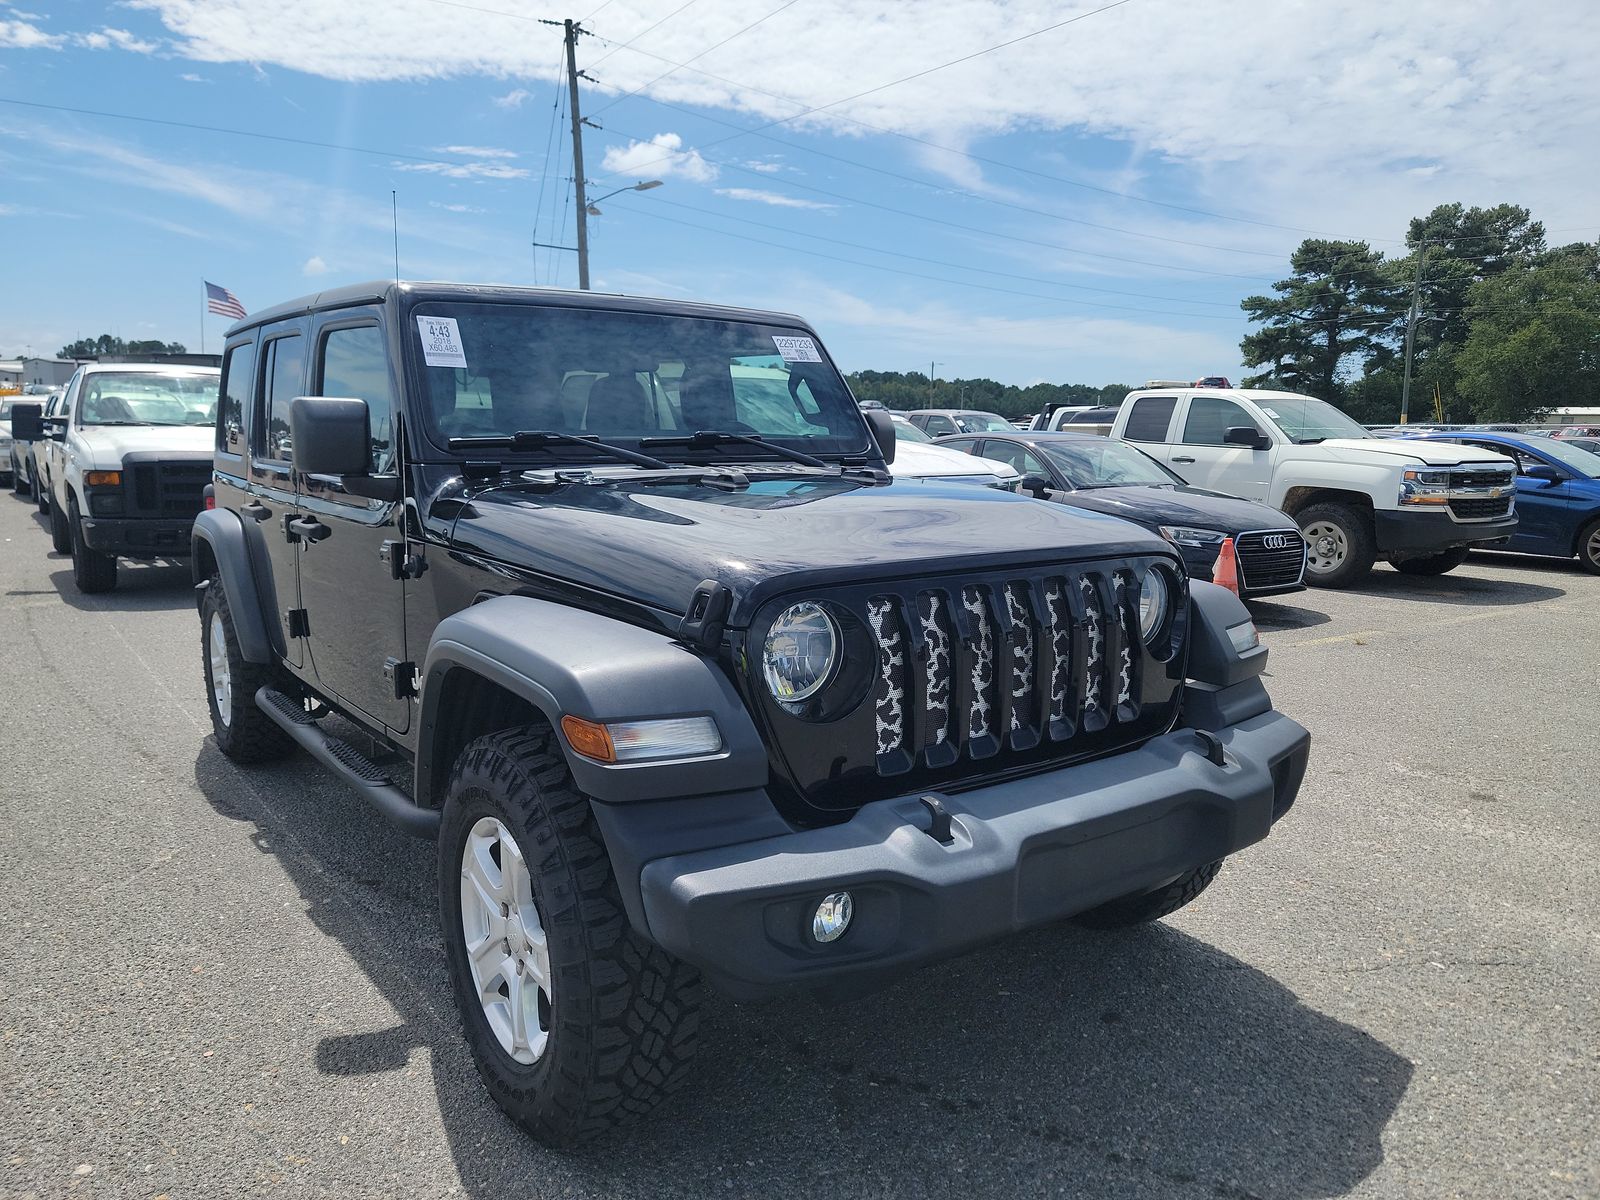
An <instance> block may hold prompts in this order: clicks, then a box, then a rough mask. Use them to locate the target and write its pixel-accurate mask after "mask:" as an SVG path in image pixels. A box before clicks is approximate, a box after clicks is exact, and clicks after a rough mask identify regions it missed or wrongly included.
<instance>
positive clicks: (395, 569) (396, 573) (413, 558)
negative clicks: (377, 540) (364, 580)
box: [378, 542, 428, 580]
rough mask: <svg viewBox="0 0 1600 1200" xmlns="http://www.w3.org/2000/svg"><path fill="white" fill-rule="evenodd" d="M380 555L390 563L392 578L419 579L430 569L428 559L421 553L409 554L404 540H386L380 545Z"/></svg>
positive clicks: (384, 560)
mask: <svg viewBox="0 0 1600 1200" xmlns="http://www.w3.org/2000/svg"><path fill="white" fill-rule="evenodd" d="M378 557H379V558H380V559H381V560H382V561H383V562H384V563H386V564H387V565H388V567H389V578H390V579H397V580H398V579H419V578H421V576H422V573H423V572H424V571H426V570H427V569H428V560H427V559H425V558H423V557H422V556H421V555H419V554H407V553H406V544H405V543H404V542H385V543H383V545H381V546H379V547H378Z"/></svg>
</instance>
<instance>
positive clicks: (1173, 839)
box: [13, 281, 1309, 1145]
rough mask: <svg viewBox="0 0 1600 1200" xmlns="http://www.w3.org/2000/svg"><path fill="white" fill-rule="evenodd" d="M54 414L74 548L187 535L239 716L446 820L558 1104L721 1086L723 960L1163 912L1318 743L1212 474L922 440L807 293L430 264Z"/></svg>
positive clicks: (241, 755) (227, 689) (57, 465)
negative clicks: (917, 462)
mask: <svg viewBox="0 0 1600 1200" xmlns="http://www.w3.org/2000/svg"><path fill="white" fill-rule="evenodd" d="M119 370H120V369H119ZM113 398H115V400H116V401H117V403H113ZM13 422H14V423H15V424H16V425H17V426H18V427H19V430H20V432H21V433H22V434H25V435H27V437H28V440H29V441H30V442H33V443H36V444H38V445H39V446H40V447H42V454H41V457H42V459H43V462H42V464H41V474H40V475H39V476H35V478H42V480H43V481H44V482H43V484H42V487H43V490H44V492H45V495H46V497H47V501H46V502H47V504H48V505H49V507H50V509H51V512H52V514H58V515H59V516H61V517H63V518H64V519H65V520H66V521H67V522H68V525H69V528H68V533H69V539H68V540H69V541H70V543H71V546H72V548H73V552H74V565H75V568H76V567H77V564H78V560H79V556H80V554H81V552H82V551H83V550H92V551H95V552H97V553H117V554H124V553H130V552H133V551H135V550H137V551H140V552H143V551H145V550H150V549H156V548H159V549H162V550H170V551H171V552H173V553H188V554H189V558H190V563H191V566H192V577H193V581H194V584H195V586H196V590H195V594H196V597H197V607H198V615H199V639H198V641H199V650H200V668H201V674H202V675H203V678H204V685H205V691H206V698H207V703H208V707H209V709H210V715H211V722H212V735H213V737H214V739H215V743H216V746H217V747H218V749H219V750H220V751H221V752H222V753H223V754H225V755H227V756H228V757H229V758H230V759H232V760H233V761H234V762H236V763H239V764H241V765H242V764H249V763H259V762H263V761H267V760H270V759H274V758H278V757H280V756H282V755H285V754H288V753H290V752H292V751H294V750H295V749H296V748H299V749H303V750H305V751H306V752H307V753H309V754H311V755H312V756H313V757H314V758H316V759H317V761H318V762H319V763H321V764H322V765H323V766H324V767H325V768H326V769H327V770H328V771H330V772H331V773H333V774H334V775H335V776H336V777H337V778H339V779H342V780H344V781H345V782H346V783H348V784H349V785H350V787H351V788H352V790H353V791H354V792H355V793H356V794H357V795H359V796H361V797H362V798H363V799H365V800H366V801H367V802H368V803H369V804H370V805H371V806H372V808H373V809H374V810H375V811H376V812H377V813H378V814H381V815H382V816H383V817H384V818H386V819H387V820H389V821H391V822H393V823H394V824H395V825H397V826H398V827H400V828H402V829H404V830H406V831H408V832H410V833H414V834H417V835H420V836H424V837H429V838H433V839H435V840H436V841H437V844H438V851H437V870H436V873H435V876H434V880H435V886H436V887H437V894H438V903H439V913H440V929H441V933H442V940H443V943H444V958H445V965H446V969H447V971H448V975H449V978H450V981H451V985H452V988H453V991H454V994H455V999H456V1003H457V1006H458V1008H459V1010H460V1015H461V1020H462V1028H463V1030H464V1033H465V1037H466V1040H467V1042H468V1044H469V1047H470V1049H471V1053H472V1057H473V1059H474V1061H475V1063H476V1065H477V1068H478V1071H479V1073H480V1075H481V1077H482V1079H483V1081H484V1084H485V1086H486V1088H487V1089H488V1091H489V1093H490V1094H491V1095H492V1096H493V1098H494V1099H495V1101H496V1102H497V1103H498V1104H499V1105H500V1106H501V1107H502V1108H503V1109H504V1110H505V1111H506V1112H507V1113H508V1114H509V1115H510V1116H511V1117H512V1119H514V1120H515V1121H516V1122H518V1123H519V1124H520V1125H521V1126H522V1127H523V1128H524V1129H526V1130H527V1131H529V1132H530V1133H531V1134H532V1135H533V1136H535V1137H537V1138H539V1139H541V1140H543V1141H545V1142H548V1143H551V1144H554V1145H569V1144H571V1143H574V1142H577V1141H580V1140H583V1139H585V1138H589V1137H592V1136H594V1135H595V1134H597V1133H600V1132H602V1131H604V1130H605V1129H607V1128H609V1127H610V1126H612V1125H615V1124H617V1123H619V1122H621V1121H623V1120H625V1119H627V1118H629V1117H631V1116H635V1115H638V1114H640V1113H643V1112H646V1111H648V1110H649V1109H650V1108H651V1107H653V1106H654V1105H655V1104H657V1103H658V1102H659V1101H660V1100H661V1099H662V1098H663V1097H665V1096H666V1095H668V1094H669V1093H670V1092H672V1091H673V1090H674V1089H675V1088H676V1087H678V1086H679V1085H680V1084H681V1083H682V1082H683V1081H684V1079H685V1075H686V1070H687V1067H688V1062H689V1059H690V1057H691V1055H692V1053H693V1051H694V1048H695V1044H696V1040H697V1037H698V1036H699V1034H698V1028H697V1027H698V1003H699V981H700V980H701V979H704V980H705V981H706V982H709V983H711V984H712V985H713V986H716V987H718V988H720V989H722V990H724V991H725V992H727V993H729V994H730V995H732V996H734V997H736V998H740V999H752V998H757V997H762V996H768V995H773V994H778V993H783V992H788V991H793V990H807V991H816V992H821V993H824V994H847V993H858V992H860V991H862V990H865V989H867V988H870V987H874V986H878V985H881V984H882V983H883V982H885V981H887V980H889V979H891V978H893V977H894V976H896V975H897V974H899V973H902V972H904V971H906V970H908V969H910V968H912V967H915V966H917V965H919V964H922V963H925V962H928V961H930V960H933V959H936V958H939V957H942V956H947V955H950V954H954V953H959V952H963V951H966V950H969V949H972V948H974V947H977V946H980V945H983V944H984V943H986V942H990V941H993V940H995V939H998V938H1001V937H1005V936H1008V935H1010V934H1011V933H1014V932H1015V931H1017V930H1019V929H1023V928H1032V927H1044V926H1049V925H1051V924H1053V923H1056V922H1060V921H1062V920H1066V919H1071V920H1074V921H1077V922H1079V923H1081V924H1086V925H1090V926H1093V927H1096V928H1100V929H1119V928H1127V927H1131V926H1136V925H1139V924H1143V923H1146V922H1150V921H1154V920H1157V919H1159V918H1161V917H1162V916H1164V915H1166V914H1168V913H1170V912H1172V911H1174V910H1176V909H1178V908H1180V907H1182V906H1183V905H1185V904H1188V903H1190V902H1192V901H1193V900H1194V899H1195V898H1196V897H1198V896H1199V895H1200V894H1201V893H1202V892H1203V891H1204V890H1205V889H1206V888H1207V887H1208V886H1209V885H1210V884H1211V883H1212V881H1213V879H1214V878H1215V877H1216V876H1217V872H1218V869H1219V867H1220V866H1221V863H1222V861H1223V860H1224V859H1225V858H1227V857H1228V856H1230V855H1232V854H1234V853H1235V852H1236V851H1238V850H1240V849H1242V848H1243V847H1245V846H1247V845H1249V844H1251V843H1254V842H1256V841H1258V840H1260V839H1262V838H1264V837H1266V836H1267V835H1268V833H1269V831H1270V830H1271V829H1272V827H1273V826H1274V824H1275V823H1276V822H1277V821H1278V820H1280V819H1281V818H1283V817H1284V816H1285V814H1286V813H1287V812H1288V811H1289V810H1290V808H1291V806H1292V805H1293V804H1294V802H1295V800H1296V797H1297V795H1298V793H1299V789H1300V784H1301V781H1302V779H1303V778H1304V776H1305V772H1306V768H1307V762H1308V759H1309V734H1308V733H1307V732H1306V731H1305V730H1304V729H1303V728H1301V727H1300V726H1299V725H1297V724H1296V723H1295V722H1294V721H1292V720H1290V719H1289V718H1288V717H1285V716H1283V715H1282V714H1280V713H1278V712H1276V711H1275V710H1274V709H1273V707H1272V704H1271V701H1270V699H1269V697H1268V695H1267V693H1266V690H1265V689H1264V687H1263V685H1262V675H1263V672H1264V669H1265V665H1266V657H1267V652H1266V649H1265V648H1264V647H1263V646H1261V645H1260V643H1259V640H1258V638H1257V636H1256V631H1255V627H1254V625H1253V623H1252V621H1251V618H1250V615H1249V612H1248V611H1247V610H1246V609H1245V607H1244V606H1243V604H1242V603H1241V602H1240V601H1239V599H1238V598H1237V597H1236V596H1234V595H1232V594H1230V593H1229V592H1227V591H1226V590H1224V589H1223V588H1220V587H1217V586H1214V585H1212V584H1209V583H1205V582H1202V581H1201V580H1200V579H1199V578H1197V577H1196V576H1197V575H1198V572H1191V571H1189V570H1186V569H1185V564H1186V562H1188V561H1190V559H1189V556H1188V554H1187V550H1186V547H1185V545H1184V542H1183V540H1182V539H1181V538H1180V539H1176V540H1175V539H1174V537H1173V536H1171V535H1172V533H1173V531H1175V530H1176V531H1178V532H1180V533H1181V532H1183V531H1184V530H1187V529H1189V527H1190V526H1192V525H1195V524H1196V523H1198V522H1199V521H1200V520H1201V518H1200V517H1197V516H1195V515H1193V514H1194V513H1196V512H1199V511H1201V510H1200V508H1198V507H1191V506H1199V505H1201V504H1202V503H1203V502H1206V501H1207V500H1208V498H1206V497H1202V496H1199V495H1191V493H1193V491H1194V489H1190V488H1186V487H1184V486H1183V485H1181V484H1180V483H1178V482H1177V481H1176V479H1175V477H1174V475H1173V473H1172V472H1171V471H1170V470H1168V469H1166V468H1161V467H1159V466H1158V465H1157V464H1155V463H1153V462H1152V461H1151V460H1150V459H1149V458H1148V457H1146V456H1143V455H1139V454H1137V452H1135V451H1133V450H1132V449H1131V448H1128V447H1125V446H1123V445H1122V444H1121V443H1115V442H1110V441H1106V440H1103V439H1102V440H1099V441H1095V442H1093V443H1091V442H1090V441H1089V439H1079V438H1073V437H1070V436H1068V435H1059V436H1058V437H1057V438H1056V441H1054V442H1050V443H1049V444H1048V445H1047V444H1046V443H1045V442H1044V441H1037V442H1035V441H1027V442H1026V444H1024V443H1023V442H1022V441H1016V440H1012V438H1011V435H1016V434H1017V431H1016V430H1014V429H1013V428H1012V427H1011V426H1010V425H1009V424H1003V426H1002V428H1000V429H998V430H987V429H986V430H983V431H981V436H984V437H987V436H989V435H990V434H996V435H1006V437H1005V438H1004V439H1003V440H1002V439H998V438H997V443H996V446H995V448H994V450H995V453H996V455H997V457H995V458H994V459H993V460H992V461H990V462H987V463H985V462H984V461H982V460H981V459H979V458H977V457H974V456H972V455H970V454H967V453H964V452H962V451H960V450H952V448H951V447H948V446H936V445H932V444H927V443H923V442H921V441H920V440H919V438H918V436H917V435H916V434H915V433H914V427H913V426H911V425H909V424H908V425H905V426H903V427H902V426H899V425H897V423H896V422H895V421H894V419H893V418H892V417H891V415H890V414H889V413H888V412H887V411H884V410H882V409H875V410H874V409H869V410H863V409H861V408H858V407H857V405H856V404H855V403H854V401H853V399H852V397H851V395H850V392H849V389H848V387H847V386H846V384H845V382H844V379H843V377H842V375H841V374H840V373H839V371H838V370H837V368H836V367H835V366H834V364H833V362H832V361H831V359H830V358H829V356H828V353H827V351H826V349H825V348H824V346H823V344H822V341H821V339H820V338H819V337H818V336H817V335H816V333H815V331H814V330H812V329H811V328H810V327H809V326H808V325H806V324H805V322H803V321H802V320H800V319H799V318H798V317H794V316H790V315H786V314H782V313H769V312H755V311H748V310H741V309H731V308H722V307H712V306H708V305H697V304H688V303H683V302H677V301H662V300H642V299H632V298H628V297H621V296H608V295H600V294H595V293H588V292H583V293H567V292H555V291H549V290H546V291H538V290H530V289H515V288H498V287H477V286H473V287H467V286H451V285H439V284H426V285H425V284H405V283H397V282H387V281H386V282H381V283H374V284H365V285H357V286H353V287H345V288H337V289H332V290H329V291H325V292H322V293H320V294H318V295H314V296H309V297H305V298H303V299H301V300H297V301H294V302H291V303H287V304H282V305H279V306H277V307H275V308H271V309H268V310H265V311H263V312H261V313H257V314H254V315H252V316H249V317H246V318H245V319H243V320H241V321H239V322H238V323H237V324H235V325H234V326H233V327H232V328H231V329H230V330H229V331H228V333H227V336H226V343H225V353H224V358H223V365H222V367H221V371H220V377H219V375H218V373H217V372H211V373H210V374H209V375H204V376H202V375H199V374H197V373H188V372H182V373H179V372H168V373H167V374H166V375H164V376H160V375H157V374H154V373H147V374H140V375H114V374H113V373H112V372H111V370H109V369H107V370H104V371H102V370H97V369H94V368H87V367H86V368H84V369H83V370H82V371H80V372H79V374H78V375H77V376H75V377H74V380H73V382H72V384H71V385H70V386H69V388H68V390H67V394H66V396H65V398H64V402H63V404H62V405H61V406H60V409H59V411H57V412H54V413H52V414H51V415H50V418H49V424H48V426H47V425H46V423H45V421H44V419H43V414H41V413H40V412H39V411H38V410H37V409H35V410H33V411H31V412H22V411H20V410H16V409H14V410H13ZM908 430H911V431H913V432H910V433H908V432H907V431H908ZM982 448H983V449H988V445H987V443H985V445H984V446H983V447H982ZM1023 450H1026V451H1027V452H1028V453H1029V454H1037V455H1046V454H1048V455H1050V456H1051V457H1050V458H1049V459H1048V462H1047V465H1048V466H1049V467H1050V468H1051V470H1052V471H1059V474H1051V475H1050V476H1049V477H1048V478H1046V477H1044V476H1043V475H1041V474H1040V473H1039V472H1036V471H1033V470H1031V469H1029V470H1024V467H1025V466H1029V465H1030V464H1029V462H1028V460H1027V459H1025V458H1024V457H1023V456H1022V454H1021V453H1020V452H1021V451H1023ZM908 452H909V453H908ZM903 455H904V456H907V457H916V456H919V455H921V456H927V455H931V456H932V458H933V459H934V460H937V462H936V464H935V465H934V467H933V469H932V470H923V469H922V468H920V467H919V468H918V470H919V473H920V474H921V477H920V478H907V477H906V476H905V475H903V474H896V473H894V472H895V468H896V466H897V465H898V464H900V463H901V459H902V456H903ZM1056 456H1059V458H1058V457H1056ZM970 468H976V470H975V471H974V470H972V469H970ZM975 477H987V478H975ZM205 479H209V480H210V487H211V489H212V490H211V492H210V495H209V502H208V503H206V504H205V507H204V509H203V510H202V511H199V513H198V516H196V515H195V512H196V510H197V509H198V508H199V507H200V493H198V492H197V491H196V490H195V487H194V485H195V483H196V482H197V481H199V482H202V483H203V482H204V480H205ZM975 483H976V484H978V486H975V485H974V484H975ZM1101 483H1104V484H1105V485H1106V489H1104V490H1103V489H1102V488H1101V487H1100V484H1101ZM983 484H988V486H983ZM1123 484H1126V485H1127V487H1126V488H1120V485H1123ZM1007 485H1009V486H1007ZM1111 485H1119V488H1112V487H1111ZM1012 489H1021V494H1019V492H1018V491H1017V490H1012ZM1115 490H1120V491H1121V493H1122V494H1125V495H1127V496H1132V495H1133V493H1134V492H1135V491H1136V490H1144V491H1151V492H1154V493H1157V494H1156V495H1154V496H1153V497H1152V502H1157V501H1159V502H1160V503H1162V504H1165V505H1167V506H1168V509H1169V511H1168V515H1167V517H1166V518H1164V519H1163V524H1165V525H1166V526H1167V529H1166V531H1165V536H1163V534H1162V533H1158V532H1154V531H1152V527H1151V526H1150V524H1149V522H1148V520H1146V519H1145V515H1144V514H1143V513H1142V512H1141V515H1140V516H1139V519H1138V520H1136V521H1130V520H1126V519H1123V518H1122V516H1121V515H1112V514H1113V513H1118V512H1119V509H1118V506H1117V504H1116V503H1115V496H1114V495H1112V494H1111V493H1112V491H1115ZM1102 491H1103V494H1102V495H1100V496H1099V497H1097V496H1096V493H1097V492H1102ZM1028 493H1033V494H1031V495H1030V494H1028ZM1036 496H1043V497H1044V499H1043V500H1041V499H1038V498H1036ZM1049 501H1055V502H1049ZM1228 503H1229V504H1231V505H1232V506H1233V508H1234V511H1233V513H1232V515H1231V516H1229V517H1228V519H1227V520H1228V524H1227V527H1228V528H1229V529H1237V530H1238V531H1240V532H1244V530H1245V527H1246V526H1251V525H1253V524H1254V523H1255V521H1256V516H1255V512H1254V506H1250V505H1241V504H1239V503H1238V502H1233V501H1230V502H1228ZM1205 511H1206V513H1207V516H1206V518H1205V519H1207V520H1209V519H1210V518H1211V514H1212V511H1213V509H1212V508H1209V507H1208V508H1206V509H1205ZM136 522H145V523H143V524H137V523H136ZM169 522H170V524H169ZM180 523H181V525H182V526H183V528H185V529H186V530H187V534H186V537H187V544H186V545H185V546H183V547H176V546H168V545H166V544H165V543H164V542H163V543H161V545H160V546H159V547H157V546H155V545H154V544H153V543H152V540H151V539H152V538H153V537H154V538H160V537H164V536H165V533H166V532H167V531H168V530H175V529H177V528H178V527H179V525H180ZM191 526H192V527H191ZM1191 532H1192V530H1191ZM1194 561H1195V562H1196V564H1197V565H1203V563H1202V562H1201V560H1199V559H1196V560H1194ZM96 570H97V569H94V568H92V569H91V570H89V571H88V572H86V573H82V574H83V578H80V582H87V583H88V584H90V585H97V584H98V583H99V582H103V581H104V579H105V577H104V575H103V574H96ZM1251 570H1254V568H1253V567H1252V568H1251ZM1248 573H1249V572H1247V574H1248ZM335 714H337V716H338V717H339V718H341V719H340V720H338V721H331V720H325V718H328V717H330V716H332V715H335ZM352 727H353V728H355V729H358V730H359V731H360V733H361V736H359V737H354V738H352V737H351V736H350V734H349V730H350V729H351V728H352ZM396 861H398V860H396Z"/></svg>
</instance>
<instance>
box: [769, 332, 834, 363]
mask: <svg viewBox="0 0 1600 1200" xmlns="http://www.w3.org/2000/svg"><path fill="white" fill-rule="evenodd" d="M772 341H773V344H774V345H776V346H777V347H778V353H779V354H781V355H783V361H784V362H814V363H819V362H821V361H822V355H821V354H820V353H818V351H817V344H816V343H815V342H814V341H812V340H811V339H810V338H808V337H779V336H778V335H777V334H773V335H772Z"/></svg>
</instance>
